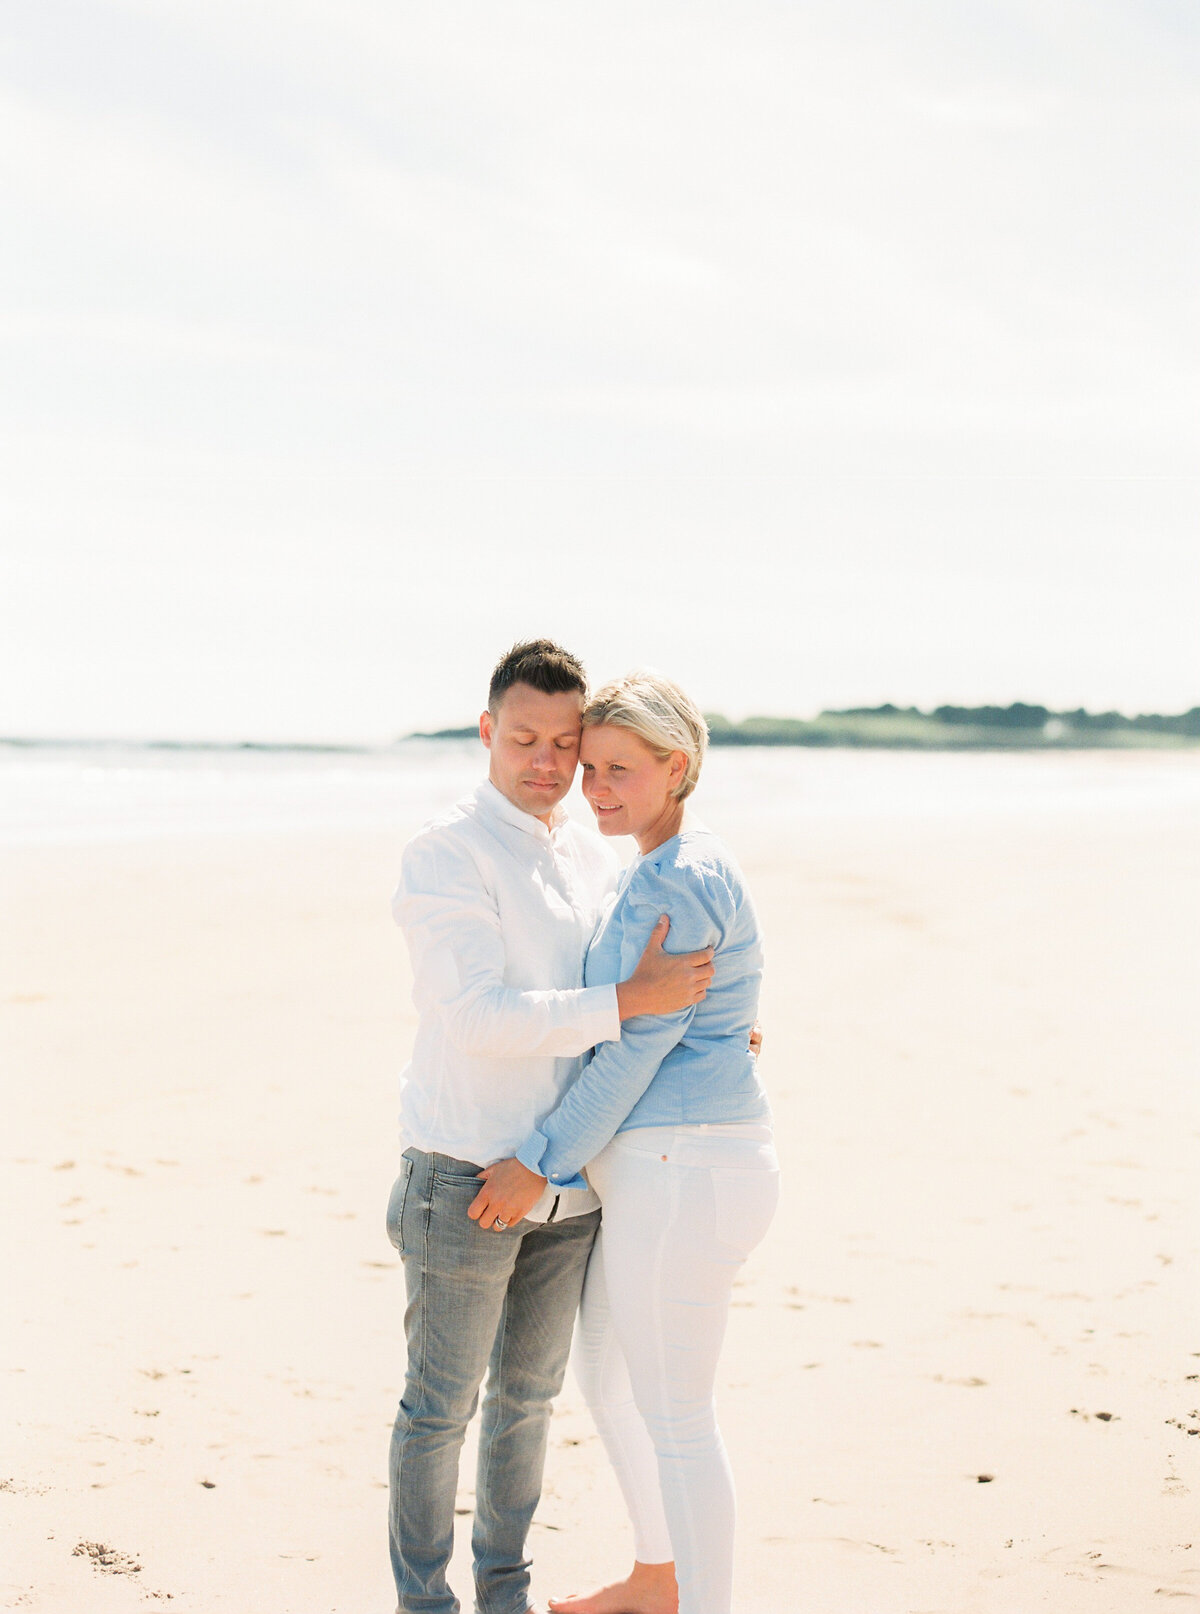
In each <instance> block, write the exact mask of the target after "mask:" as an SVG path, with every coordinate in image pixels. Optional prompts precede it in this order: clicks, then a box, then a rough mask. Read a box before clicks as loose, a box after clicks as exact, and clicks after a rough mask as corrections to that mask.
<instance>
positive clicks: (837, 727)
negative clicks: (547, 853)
mask: <svg viewBox="0 0 1200 1614" xmlns="http://www.w3.org/2000/svg"><path fill="white" fill-rule="evenodd" d="M705 718H706V720H707V722H708V729H709V739H710V741H711V743H712V744H713V745H863V746H866V745H877V746H900V747H903V746H910V747H914V748H915V747H922V746H928V747H954V748H965V747H970V746H974V747H978V748H981V749H983V748H986V747H989V746H992V747H995V746H1008V747H1014V746H1025V747H1032V746H1050V747H1058V748H1061V749H1067V748H1070V747H1071V746H1105V745H1108V746H1119V745H1172V744H1179V743H1186V742H1187V741H1189V740H1200V706H1193V707H1192V708H1191V709H1190V710H1189V711H1186V712H1179V713H1176V714H1173V715H1164V714H1162V713H1158V712H1142V713H1140V714H1138V715H1137V716H1136V717H1127V716H1126V714H1125V713H1124V712H1089V711H1088V710H1087V709H1086V708H1085V707H1082V706H1079V707H1076V708H1075V709H1074V710H1072V711H1054V710H1053V709H1052V708H1050V707H1048V706H1040V705H1036V704H1032V703H1030V702H1028V701H1013V702H1012V704H1011V705H1009V706H935V707H934V708H933V709H932V710H931V711H928V712H925V711H922V710H921V709H920V707H917V706H896V705H893V704H892V702H890V701H888V702H886V703H885V704H884V705H882V706H849V707H844V708H841V709H827V710H825V711H822V712H821V713H820V715H819V716H818V717H815V718H802V717H747V718H744V719H742V720H741V721H740V722H736V723H735V722H731V721H730V719H729V718H727V717H724V716H722V714H721V713H720V712H706V713H705ZM477 733H478V729H477V728H476V727H475V725H473V724H472V725H471V726H470V727H467V728H457V729H437V730H435V731H434V732H433V733H424V734H414V735H412V736H411V738H412V739H416V740H465V739H471V738H473V737H474V736H475V735H476V734H477Z"/></svg>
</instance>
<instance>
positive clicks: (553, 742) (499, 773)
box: [479, 684, 583, 823]
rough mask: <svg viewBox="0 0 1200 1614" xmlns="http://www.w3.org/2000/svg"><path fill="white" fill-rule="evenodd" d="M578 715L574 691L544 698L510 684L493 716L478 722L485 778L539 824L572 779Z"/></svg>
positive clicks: (579, 699)
mask: <svg viewBox="0 0 1200 1614" xmlns="http://www.w3.org/2000/svg"><path fill="white" fill-rule="evenodd" d="M582 711H583V697H582V695H580V694H579V693H578V691H577V690H566V691H564V693H562V694H560V695H543V694H542V692H541V690H540V689H534V688H533V687H532V685H530V684H514V685H513V686H512V688H511V689H510V690H509V691H508V692H507V694H505V695H502V696H501V697H500V703H499V706H498V707H497V709H496V712H495V714H494V715H493V713H491V712H484V714H483V716H482V717H481V718H480V719H479V737H480V739H481V740H482V741H483V743H484V745H486V746H487V748H488V751H489V753H490V757H489V761H488V778H489V779H490V780H491V781H492V783H493V784H494V785H495V787H496V789H497V790H498V791H499V792H500V794H501V795H502V796H507V798H508V800H509V801H511V802H512V804H513V806H514V807H519V808H520V809H521V811H522V812H524V813H532V814H533V815H534V817H535V818H540V819H541V820H542V822H543V823H548V822H549V819H550V815H551V813H553V811H554V809H555V808H556V807H557V806H558V804H559V802H560V801H561V800H562V799H563V797H564V796H565V795H566V793H567V791H568V790H570V788H571V780H572V779H573V778H574V777H575V764H576V762H577V761H578V760H579V735H580V732H581V725H580V721H579V719H580V715H581V713H582Z"/></svg>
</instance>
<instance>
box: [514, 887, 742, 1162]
mask: <svg viewBox="0 0 1200 1614" xmlns="http://www.w3.org/2000/svg"><path fill="white" fill-rule="evenodd" d="M664 913H665V914H669V915H670V919H671V929H670V933H669V935H668V942H669V944H670V946H669V951H671V952H674V953H690V952H695V951H696V950H697V949H698V948H701V947H713V948H720V946H721V944H722V942H723V941H724V940H725V938H726V936H727V935H728V933H729V929H730V926H731V924H732V920H733V915H734V906H733V898H732V895H731V893H730V892H729V890H728V887H727V886H725V885H724V883H723V882H722V881H721V880H720V879H719V878H717V879H709V878H705V877H704V876H703V875H702V874H700V873H699V872H698V871H697V870H695V869H692V868H686V867H684V868H681V867H678V866H675V865H669V866H667V867H666V868H663V869H656V868H654V867H652V866H651V865H649V864H643V865H642V867H641V868H640V869H639V870H638V872H637V874H636V875H635V876H634V879H633V880H632V881H631V883H630V886H629V890H628V892H627V893H626V896H625V899H624V902H623V904H622V907H621V910H620V913H619V914H618V915H617V916H616V918H615V922H619V923H620V924H621V927H622V935H621V974H622V977H624V976H626V975H627V974H629V973H630V971H631V970H632V969H633V967H634V965H635V964H636V963H637V961H638V959H639V958H640V957H641V955H642V952H643V950H644V949H645V946H646V943H647V941H648V940H649V938H650V932H651V931H652V930H653V929H654V926H655V924H656V923H657V921H658V918H659V915H660V914H664ZM695 1013H696V1010H695V1008H694V1007H693V1008H690V1009H682V1010H680V1011H679V1012H678V1013H676V1014H662V1015H659V1014H646V1015H638V1016H636V1017H635V1018H633V1019H630V1020H626V1021H625V1022H624V1024H623V1025H622V1027H621V1035H620V1040H619V1041H613V1042H607V1043H605V1044H604V1046H603V1047H601V1048H597V1050H596V1053H595V1055H594V1056H593V1058H592V1060H591V1062H590V1063H589V1064H588V1065H587V1067H586V1068H585V1069H584V1071H583V1074H582V1075H581V1076H579V1077H578V1078H577V1080H576V1081H574V1082H573V1083H572V1084H571V1086H570V1087H569V1088H568V1089H567V1092H566V1093H565V1094H564V1096H563V1097H562V1099H561V1100H560V1101H559V1104H558V1105H557V1107H556V1108H555V1109H553V1110H552V1111H551V1112H550V1114H549V1115H548V1116H546V1118H545V1120H544V1121H543V1122H542V1124H541V1127H540V1128H539V1129H538V1130H537V1131H535V1132H533V1133H531V1134H530V1136H529V1137H528V1138H526V1140H525V1141H524V1143H523V1144H522V1145H521V1147H520V1148H519V1149H518V1150H517V1159H518V1160H520V1162H521V1164H522V1165H524V1166H527V1167H528V1168H529V1169H530V1170H531V1171H536V1172H538V1173H539V1174H540V1175H541V1176H543V1177H546V1178H547V1179H548V1180H549V1181H550V1182H552V1183H553V1184H554V1185H555V1187H558V1188H581V1187H586V1186H587V1184H586V1182H585V1180H584V1178H583V1177H582V1176H581V1175H580V1170H581V1168H582V1167H583V1166H585V1165H586V1164H587V1162H588V1161H589V1160H591V1159H593V1158H594V1157H595V1156H596V1155H597V1154H598V1153H599V1152H600V1150H601V1149H602V1148H603V1147H604V1145H605V1144H606V1143H607V1142H608V1141H609V1139H610V1138H612V1137H613V1135H614V1134H615V1133H616V1132H617V1131H619V1130H620V1126H621V1122H622V1121H623V1120H624V1119H625V1117H626V1116H627V1115H628V1114H629V1112H630V1110H632V1109H633V1107H634V1105H635V1104H636V1103H637V1101H638V1100H639V1099H640V1098H641V1096H642V1094H643V1093H644V1092H645V1091H646V1089H647V1088H648V1087H649V1086H650V1083H651V1082H652V1081H653V1080H654V1077H655V1075H656V1074H657V1072H658V1068H659V1066H660V1065H661V1064H662V1062H663V1060H664V1059H665V1058H666V1056H667V1054H669V1053H670V1051H671V1049H672V1048H674V1047H675V1046H676V1045H677V1044H678V1043H680V1042H682V1041H683V1039H684V1038H685V1036H686V1034H687V1030H688V1027H689V1026H690V1025H691V1023H692V1019H693V1017H694V1015H695Z"/></svg>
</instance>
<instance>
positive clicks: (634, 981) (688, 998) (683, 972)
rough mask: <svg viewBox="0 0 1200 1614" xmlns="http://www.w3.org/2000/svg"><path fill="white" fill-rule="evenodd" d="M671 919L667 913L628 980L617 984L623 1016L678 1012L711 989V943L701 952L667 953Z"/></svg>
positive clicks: (656, 926)
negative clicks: (664, 950)
mask: <svg viewBox="0 0 1200 1614" xmlns="http://www.w3.org/2000/svg"><path fill="white" fill-rule="evenodd" d="M670 924H671V921H670V920H669V919H668V918H667V916H666V914H663V916H662V918H661V919H660V920H659V921H658V923H657V925H655V927H654V929H653V930H652V931H651V933H650V940H649V941H648V942H647V943H646V951H645V952H644V953H643V954H642V956H641V958H640V959H639V960H638V966H637V968H636V969H635V970H634V972H633V974H632V975H631V976H630V977H629V979H628V980H627V981H622V982H621V984H620V985H619V986H618V987H617V1011H618V1013H619V1014H620V1016H621V1019H622V1020H631V1019H632V1018H633V1017H634V1015H636V1014H674V1013H675V1011H676V1010H677V1009H690V1008H691V1006H692V1004H693V1003H699V1002H700V999H701V998H702V997H703V996H704V994H705V993H706V992H707V991H708V988H709V983H710V982H711V980H712V978H713V965H712V956H713V950H712V948H711V947H702V948H701V949H700V951H699V952H698V953H664V952H663V942H664V941H665V940H666V937H667V931H668V929H669V928H670Z"/></svg>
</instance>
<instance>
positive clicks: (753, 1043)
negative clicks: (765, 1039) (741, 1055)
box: [750, 1020, 762, 1059]
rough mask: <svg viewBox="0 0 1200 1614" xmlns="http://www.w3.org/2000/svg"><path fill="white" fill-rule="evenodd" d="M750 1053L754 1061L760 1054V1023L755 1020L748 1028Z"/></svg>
mask: <svg viewBox="0 0 1200 1614" xmlns="http://www.w3.org/2000/svg"><path fill="white" fill-rule="evenodd" d="M750 1052H751V1053H752V1054H753V1055H754V1057H755V1059H757V1058H758V1056H759V1054H761V1053H762V1021H761V1020H756V1021H755V1022H754V1024H753V1025H752V1026H751V1027H750Z"/></svg>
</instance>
